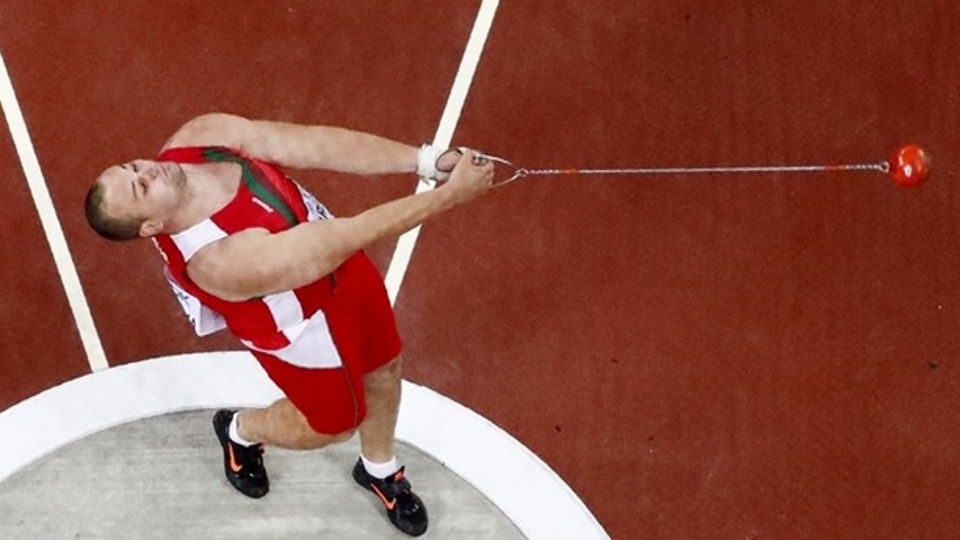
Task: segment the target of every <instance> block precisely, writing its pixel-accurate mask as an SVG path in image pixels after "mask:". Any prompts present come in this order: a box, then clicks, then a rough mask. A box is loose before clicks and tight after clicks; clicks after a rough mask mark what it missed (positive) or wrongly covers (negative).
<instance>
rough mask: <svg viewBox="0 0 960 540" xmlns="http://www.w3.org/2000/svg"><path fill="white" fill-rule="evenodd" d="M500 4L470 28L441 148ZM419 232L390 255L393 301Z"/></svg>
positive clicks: (490, 2)
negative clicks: (391, 256)
mask: <svg viewBox="0 0 960 540" xmlns="http://www.w3.org/2000/svg"><path fill="white" fill-rule="evenodd" d="M499 5H500V0H483V3H481V4H480V10H479V11H478V12H477V19H476V20H475V21H474V23H473V30H472V31H471V32H470V39H469V40H467V48H466V49H465V50H464V53H463V58H461V60H460V68H459V69H458V70H457V76H456V78H455V79H454V81H453V87H452V88H451V90H450V95H449V96H448V98H447V105H446V107H444V109H443V115H442V116H441V117H440V125H439V126H438V127H437V133H436V135H434V137H433V146H435V147H437V148H449V146H450V142H451V141H452V140H453V132H454V131H455V130H456V128H457V123H458V122H459V121H460V113H461V112H462V111H463V104H464V102H465V101H466V99H467V92H468V91H469V90H470V84H471V83H472V82H473V75H474V73H476V71H477V65H478V64H479V63H480V56H481V54H482V53H483V47H484V45H485V44H486V42H487V35H489V34H490V27H491V26H493V18H494V16H495V15H496V14H497V7H498V6H499ZM431 189H433V185H428V184H426V183H423V182H417V190H416V193H423V192H425V191H430V190H431ZM419 236H420V227H419V226H417V227H414V228H413V229H411V230H409V231H407V232H406V233H405V234H403V235H402V236H401V237H400V238H399V240H397V247H396V248H395V249H394V252H393V258H392V259H390V267H389V268H387V275H386V277H385V278H384V282H385V283H386V286H387V294H388V295H389V296H390V303H391V304H395V303H396V301H397V295H398V294H400V285H401V284H402V283H403V276H404V275H405V274H406V273H407V267H408V266H410V258H411V257H412V256H413V249H414V247H416V245H417V238H418V237H419Z"/></svg>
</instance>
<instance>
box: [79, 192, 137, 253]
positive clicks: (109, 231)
mask: <svg viewBox="0 0 960 540" xmlns="http://www.w3.org/2000/svg"><path fill="white" fill-rule="evenodd" d="M103 191H104V190H103V184H102V183H101V182H99V181H97V182H95V183H94V184H93V186H91V187H90V191H88V192H87V200H86V212H87V223H89V224H90V227H91V228H93V230H94V231H96V232H97V234H99V235H100V236H102V237H104V238H106V239H108V240H116V241H122V240H133V239H135V238H139V237H140V225H141V224H142V220H138V219H136V218H134V217H123V218H120V217H113V216H111V215H109V214H107V212H106V211H105V210H104V209H103Z"/></svg>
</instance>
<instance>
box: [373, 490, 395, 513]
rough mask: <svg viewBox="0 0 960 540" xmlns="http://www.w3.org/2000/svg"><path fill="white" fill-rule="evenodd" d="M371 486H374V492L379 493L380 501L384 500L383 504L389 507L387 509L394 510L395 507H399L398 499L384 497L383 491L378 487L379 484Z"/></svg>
mask: <svg viewBox="0 0 960 540" xmlns="http://www.w3.org/2000/svg"><path fill="white" fill-rule="evenodd" d="M370 487H372V488H373V492H374V493H376V494H377V497H380V501H381V502H383V505H384V506H386V507H387V510H390V511H391V512H392V511H393V509H394V508H396V507H397V500H396V499H387V498H386V497H384V496H383V493H380V490H379V489H377V486H374V485H371V486H370Z"/></svg>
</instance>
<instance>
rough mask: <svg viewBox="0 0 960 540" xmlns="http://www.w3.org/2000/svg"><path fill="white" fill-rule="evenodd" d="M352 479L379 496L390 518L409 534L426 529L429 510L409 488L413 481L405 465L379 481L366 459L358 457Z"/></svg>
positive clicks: (416, 534)
mask: <svg viewBox="0 0 960 540" xmlns="http://www.w3.org/2000/svg"><path fill="white" fill-rule="evenodd" d="M353 479H354V480H356V481H357V483H358V484H360V485H361V486H363V487H364V488H366V489H368V490H370V491H372V492H373V494H374V495H376V496H377V497H378V498H379V499H380V502H382V503H383V506H384V508H386V509H387V517H389V518H390V522H391V523H393V524H394V525H395V526H396V527H397V528H398V529H400V530H401V531H403V532H405V533H407V534H409V535H410V536H420V535H421V534H423V533H425V532H427V509H426V507H425V506H423V501H421V500H420V497H417V496H416V495H415V494H414V493H413V492H412V491H410V482H408V481H407V479H406V478H404V475H403V467H401V468H400V470H399V471H397V472H395V473H394V474H393V476H391V477H388V478H386V479H384V480H380V479H379V478H376V477H374V476H370V475H369V474H368V473H367V469H366V468H364V466H363V460H362V459H358V460H357V464H356V465H355V466H354V467H353Z"/></svg>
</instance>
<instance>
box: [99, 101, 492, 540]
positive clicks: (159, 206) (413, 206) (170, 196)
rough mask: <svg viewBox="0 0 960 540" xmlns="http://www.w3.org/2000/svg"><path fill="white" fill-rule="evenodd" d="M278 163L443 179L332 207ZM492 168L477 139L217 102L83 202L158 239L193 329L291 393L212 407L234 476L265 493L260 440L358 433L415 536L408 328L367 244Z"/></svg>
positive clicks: (474, 191) (117, 228)
mask: <svg viewBox="0 0 960 540" xmlns="http://www.w3.org/2000/svg"><path fill="white" fill-rule="evenodd" d="M280 167H287V168H297V169H306V168H316V169H326V170H332V171H338V172H344V173H356V174H365V175H370V174H391V173H414V172H416V173H417V174H419V175H420V176H422V177H430V178H433V179H437V180H444V181H445V182H444V183H442V184H441V185H440V187H438V188H437V189H434V190H431V191H427V192H424V193H420V194H416V195H411V196H408V197H404V198H401V199H397V200H393V201H390V202H387V203H385V204H382V205H379V206H376V207H374V208H371V209H369V210H367V211H365V212H362V213H360V214H358V215H356V216H353V217H347V218H334V217H333V216H331V215H330V213H329V212H328V211H327V209H326V208H325V207H324V206H323V205H322V204H320V203H319V202H318V201H317V200H316V199H315V198H314V197H313V196H312V195H311V194H309V193H308V192H307V191H305V190H304V189H302V188H301V187H300V186H299V185H298V184H297V183H295V182H294V181H292V180H291V179H289V178H288V177H287V176H285V174H284V173H283V172H282V171H281V169H280ZM492 182H493V165H492V164H490V163H488V162H486V161H485V160H484V159H483V158H482V157H480V156H479V155H478V154H476V153H474V152H472V151H469V150H465V151H463V152H462V153H461V152H442V153H441V152H438V151H437V150H435V149H433V148H431V147H430V146H429V145H424V146H422V147H420V148H419V149H418V148H416V147H413V146H408V145H405V144H401V143H398V142H395V141H391V140H388V139H384V138H382V137H378V136H376V135H371V134H366V133H359V132H355V131H350V130H346V129H341V128H336V127H329V126H319V125H296V124H288V123H280V122H270V121H255V120H249V119H245V118H241V117H238V116H232V115H226V114H208V115H203V116H200V117H197V118H195V119H193V120H191V121H189V122H187V123H186V124H185V125H184V126H183V127H181V128H180V129H179V130H178V131H177V132H176V133H175V134H174V135H173V136H172V137H171V138H170V139H169V140H168V141H167V143H166V144H165V145H164V146H163V148H162V149H161V152H160V154H159V155H158V156H157V157H156V158H155V159H152V160H149V159H147V160H134V161H130V162H127V163H124V164H122V165H116V166H113V167H110V168H108V169H106V170H105V171H104V172H103V173H102V174H101V175H100V176H99V178H97V180H96V181H95V182H94V184H93V186H92V187H91V188H90V191H89V193H88V195H87V200H86V213H87V219H88V221H89V223H90V225H91V227H93V229H94V230H95V231H97V232H98V233H99V234H100V235H101V236H104V237H105V238H109V239H112V240H129V239H135V238H152V239H153V241H154V243H155V244H156V247H157V248H158V250H159V251H160V254H161V256H162V257H163V260H164V263H165V265H164V271H165V273H166V275H167V278H168V280H169V281H170V284H171V286H172V287H173V289H174V291H175V293H176V294H177V297H178V299H179V300H180V301H181V304H182V305H183V307H184V309H185V310H186V311H187V314H188V315H189V316H190V320H191V322H192V323H193V324H194V326H195V329H196V330H197V332H198V334H200V335H205V334H206V333H209V332H212V331H215V330H217V329H219V328H222V327H224V326H225V327H227V328H229V329H230V331H231V332H232V333H233V334H234V335H235V336H236V337H237V338H238V339H239V340H240V341H241V343H243V345H244V346H245V347H246V348H247V349H248V350H249V351H250V352H251V353H252V354H253V355H254V356H255V357H256V359H257V361H258V362H259V363H260V365H261V366H262V367H263V369H264V370H265V371H266V373H267V375H268V376H269V377H270V378H271V379H272V380H273V381H274V382H275V383H276V384H277V386H278V387H279V388H280V389H281V390H282V391H283V393H284V396H285V397H284V398H283V399H280V400H278V401H277V402H275V403H273V404H272V405H270V406H269V407H267V408H265V409H247V410H242V411H231V410H220V411H217V413H216V414H215V415H214V417H213V427H214V431H215V432H216V435H217V437H218V439H219V441H220V444H221V446H222V447H223V459H224V470H225V473H226V476H227V479H228V480H229V481H230V483H231V484H232V485H233V486H234V487H235V488H236V489H237V490H239V491H240V492H241V493H243V494H244V495H247V496H249V497H262V496H264V495H266V493H267V491H268V490H269V486H270V484H269V480H268V478H267V472H266V469H265V468H264V465H263V447H264V445H274V446H279V447H282V448H290V449H300V450H307V449H317V448H322V447H324V446H327V445H329V444H332V443H336V442H341V441H345V440H347V439H349V438H350V437H352V436H353V434H354V433H355V432H359V434H360V445H361V455H360V457H359V459H358V460H357V462H356V464H355V466H354V468H353V477H354V479H355V480H356V481H357V483H359V484H360V485H361V486H363V487H364V488H366V489H368V490H370V491H371V492H373V493H374V494H375V495H376V496H377V497H378V498H379V499H380V500H381V501H382V502H383V504H384V507H385V508H386V511H387V515H388V516H389V518H390V521H391V522H392V523H393V524H394V525H395V526H396V527H397V528H399V529H400V530H401V531H403V532H405V533H407V534H409V535H413V536H418V535H420V534H423V533H424V532H425V531H426V529H427V511H426V508H425V507H424V505H423V502H422V501H421V500H420V498H419V497H418V496H417V495H416V494H414V493H413V492H412V491H411V488H410V483H409V481H408V480H407V479H406V477H405V475H404V468H403V467H400V466H398V464H397V460H396V457H395V455H394V430H395V427H396V422H397V412H398V409H399V403H400V369H401V359H400V349H401V342H400V338H399V336H398V333H397V329H396V324H395V321H394V316H393V311H392V309H391V307H390V303H389V301H388V299H387V295H386V291H385V290H384V287H383V281H382V278H381V276H380V275H379V273H378V271H377V270H376V268H375V267H374V266H373V265H372V264H371V262H370V261H369V260H368V259H367V257H366V256H365V255H364V254H363V251H362V250H363V249H364V248H365V247H367V246H368V245H370V244H372V243H374V242H377V241H379V240H382V239H386V238H392V237H396V236H399V235H400V234H402V233H404V232H405V231H407V230H409V229H411V228H413V227H415V226H416V225H418V224H420V223H422V222H423V221H424V220H426V219H428V218H430V217H431V216H434V215H436V214H439V213H441V212H443V211H445V210H447V209H449V208H452V207H454V206H456V205H458V204H461V203H464V202H467V201H469V200H471V199H473V198H475V197H477V196H479V195H481V194H483V193H484V192H485V191H487V190H488V189H489V188H490V186H491V185H492Z"/></svg>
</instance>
